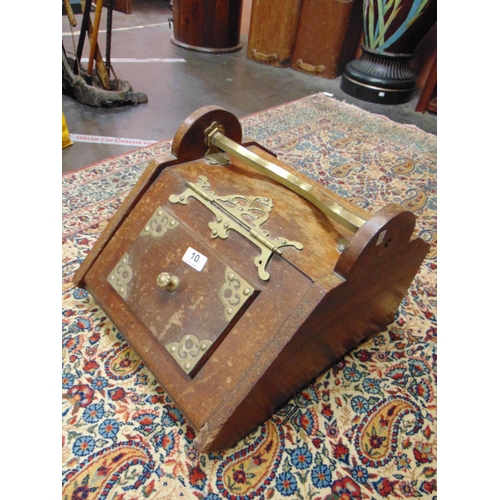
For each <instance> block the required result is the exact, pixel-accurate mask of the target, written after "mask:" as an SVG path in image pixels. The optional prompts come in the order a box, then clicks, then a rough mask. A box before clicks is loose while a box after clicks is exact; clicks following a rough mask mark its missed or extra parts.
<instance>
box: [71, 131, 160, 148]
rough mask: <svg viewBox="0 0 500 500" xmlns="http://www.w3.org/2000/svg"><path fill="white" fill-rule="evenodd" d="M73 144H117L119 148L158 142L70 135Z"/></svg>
mask: <svg viewBox="0 0 500 500" xmlns="http://www.w3.org/2000/svg"><path fill="white" fill-rule="evenodd" d="M69 137H70V139H71V140H72V141H73V142H90V143H93V144H115V145H118V146H138V147H142V146H149V145H150V144H154V143H155V142H158V141H148V140H144V139H125V138H123V137H103V136H100V135H84V134H69Z"/></svg>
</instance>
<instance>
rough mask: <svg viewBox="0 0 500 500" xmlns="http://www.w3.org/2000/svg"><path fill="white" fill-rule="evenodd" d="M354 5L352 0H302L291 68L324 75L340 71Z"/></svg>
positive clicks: (326, 76) (325, 76)
mask: <svg viewBox="0 0 500 500" xmlns="http://www.w3.org/2000/svg"><path fill="white" fill-rule="evenodd" d="M352 6H353V0H303V5H302V12H301V14H300V21H299V26H298V29H297V37H296V41H295V48H294V51H293V58H292V64H291V66H292V69H295V70H297V71H302V72H304V73H309V74H311V75H315V76H320V77H323V78H335V77H336V76H338V75H339V72H338V65H339V61H340V58H341V54H342V47H343V44H344V39H345V35H346V32H347V28H348V26H349V19H350V14H351V10H352Z"/></svg>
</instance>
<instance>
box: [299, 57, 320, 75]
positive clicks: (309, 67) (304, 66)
mask: <svg viewBox="0 0 500 500" xmlns="http://www.w3.org/2000/svg"><path fill="white" fill-rule="evenodd" d="M297 66H298V67H299V68H301V69H303V70H304V71H309V73H324V72H325V69H326V68H325V67H324V66H323V65H322V64H318V65H317V66H313V65H312V64H308V63H305V62H304V61H303V60H302V59H297Z"/></svg>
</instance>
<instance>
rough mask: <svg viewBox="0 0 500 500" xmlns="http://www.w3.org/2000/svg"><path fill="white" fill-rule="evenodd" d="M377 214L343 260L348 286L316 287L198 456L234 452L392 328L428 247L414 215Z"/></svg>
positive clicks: (205, 434)
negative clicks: (306, 389) (311, 385)
mask: <svg viewBox="0 0 500 500" xmlns="http://www.w3.org/2000/svg"><path fill="white" fill-rule="evenodd" d="M379 212H380V213H378V215H377V214H376V215H375V217H374V221H373V222H372V224H371V225H370V226H371V227H368V230H369V232H368V231H367V232H366V233H365V234H362V235H361V237H360V238H358V241H355V242H354V244H353V250H352V252H351V254H350V255H346V258H345V259H343V260H344V261H345V262H343V264H344V265H343V266H340V267H342V270H343V272H345V273H346V275H347V279H346V280H345V281H344V279H343V278H342V277H341V276H339V275H338V274H336V273H335V274H332V275H330V276H326V277H325V278H324V279H323V280H321V281H320V282H319V283H315V284H314V286H313V287H311V289H310V290H309V293H308V294H307V295H306V296H305V297H304V299H303V300H302V301H301V303H300V305H299V306H298V307H297V309H296V311H295V313H294V314H293V315H291V316H290V318H289V320H288V321H287V322H286V323H285V324H284V325H283V326H282V327H281V329H280V331H279V332H278V333H277V335H276V337H275V339H276V340H277V339H280V341H281V344H282V345H283V346H284V347H283V349H282V350H281V351H280V352H279V353H278V355H277V356H276V358H275V359H274V360H273V361H272V362H271V363H270V364H268V365H267V366H265V365H263V364H262V363H261V364H259V365H256V366H254V367H253V370H255V373H256V374H258V377H257V379H256V380H255V384H254V385H253V386H245V385H241V387H239V388H238V389H239V390H237V391H235V394H233V395H232V399H231V401H229V400H227V399H226V400H225V401H224V402H223V404H222V405H220V407H219V408H217V411H216V415H217V418H218V419H219V420H217V419H216V418H212V419H210V420H209V421H208V422H207V423H206V425H205V426H204V428H203V429H202V430H201V432H200V433H199V434H198V436H197V445H198V446H199V448H200V449H201V450H203V451H209V450H217V449H225V448H226V447H229V446H232V445H233V444H234V443H235V442H236V441H235V438H236V440H237V439H238V438H241V437H243V436H244V435H245V434H246V433H248V432H250V431H251V430H252V429H254V428H255V427H256V426H257V425H259V424H261V423H263V422H264V421H265V419H266V418H268V417H269V416H271V415H272V413H273V411H274V410H275V408H276V407H278V406H279V405H281V404H283V403H285V402H286V401H287V400H288V398H290V397H291V396H292V395H293V394H294V393H295V392H296V391H297V390H298V389H300V388H301V387H302V386H303V385H305V384H306V383H308V382H310V381H311V380H312V379H313V378H314V377H315V376H316V375H318V374H319V373H321V372H322V371H323V370H324V369H326V368H327V367H328V366H329V365H330V364H331V363H333V362H334V361H335V360H337V359H339V358H340V357H341V356H342V355H344V354H345V353H346V352H348V351H349V350H351V349H352V348H354V347H356V346H357V345H358V344H359V343H361V342H362V341H363V340H365V339H366V338H368V337H369V336H370V335H372V334H374V333H377V332H379V331H381V330H383V329H384V328H385V327H386V326H387V325H388V324H389V323H390V322H391V321H393V319H394V315H395V313H396V311H397V309H398V307H399V305H400V303H401V300H402V299H403V296H404V294H405V293H406V291H407V289H408V287H409V286H410V284H411V282H412V281H413V278H414V276H415V274H416V273H417V272H418V269H419V268H420V265H421V264H422V261H423V259H424V258H425V255H426V254H427V252H428V250H429V245H428V244H427V243H425V242H424V241H423V240H421V239H420V238H412V231H413V227H414V221H415V218H414V216H413V214H411V213H410V212H407V211H403V210H402V209H401V208H400V207H399V208H397V207H395V206H389V207H387V208H385V209H382V210H381V211H379ZM367 224H369V223H367ZM361 242H362V243H361ZM360 243H361V244H360ZM353 254H355V255H356V258H355V260H354V261H351V257H353ZM339 263H340V261H339ZM350 264H352V265H350ZM349 265H350V267H349ZM301 313H302V314H301ZM301 320H302V321H301ZM290 331H292V332H293V335H291V336H290ZM238 398H240V399H238ZM221 417H222V418H221ZM220 422H224V424H221V423H220Z"/></svg>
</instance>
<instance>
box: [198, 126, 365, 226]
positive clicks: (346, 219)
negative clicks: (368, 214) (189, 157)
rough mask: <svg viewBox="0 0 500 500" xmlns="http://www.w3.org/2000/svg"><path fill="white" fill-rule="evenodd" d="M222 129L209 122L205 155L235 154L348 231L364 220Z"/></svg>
mask: <svg viewBox="0 0 500 500" xmlns="http://www.w3.org/2000/svg"><path fill="white" fill-rule="evenodd" d="M223 132H224V127H222V126H221V125H219V124H218V123H217V122H214V123H212V125H211V126H210V127H209V128H208V129H206V130H205V142H206V145H207V146H208V147H209V150H208V152H207V155H208V154H212V153H216V152H218V151H217V149H216V148H219V149H220V150H222V151H224V152H226V153H227V154H229V155H230V156H234V157H235V158H238V159H239V160H241V161H243V162H244V163H245V164H246V165H248V166H250V167H252V168H254V169H255V170H257V171H259V172H260V173H262V174H264V175H267V176H268V177H270V178H271V179H273V180H275V181H277V182H279V183H280V184H282V185H283V186H285V187H287V188H289V189H290V190H292V191H293V192H294V193H297V194H299V195H300V196H302V197H303V198H305V199H306V200H308V201H309V202H311V203H312V204H313V205H314V206H315V207H316V208H318V209H319V210H321V211H322V212H323V213H324V214H325V215H326V216H327V217H329V218H330V219H332V220H334V221H336V222H338V223H339V224H342V226H344V227H345V228H347V229H349V231H352V232H356V231H357V230H358V229H359V228H360V227H361V226H362V225H363V224H364V223H365V222H366V220H365V219H363V218H361V217H359V216H358V215H356V214H354V213H352V212H351V211H349V210H348V209H347V208H345V207H343V206H342V205H340V204H339V203H337V202H335V201H333V200H332V199H330V198H328V197H327V196H326V195H325V194H323V193H322V192H321V191H320V190H319V189H318V188H317V187H315V186H313V185H312V184H309V183H308V182H306V181H304V180H302V179H300V178H299V177H297V176H296V175H294V174H292V173H291V172H288V171H287V170H285V169H284V168H282V167H280V166H279V165H276V164H275V163H271V162H270V161H267V160H264V159H263V158H261V157H260V156H258V155H256V154H255V153H252V151H250V150H248V149H246V148H244V147H243V146H241V145H240V144H238V143H237V142H235V141H233V140H231V139H229V138H228V137H226V136H225V135H224V133H223Z"/></svg>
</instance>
